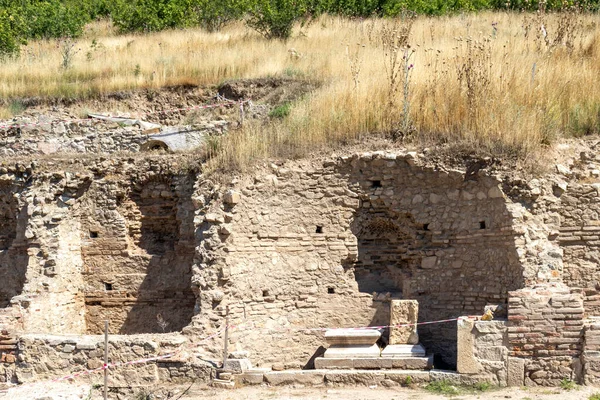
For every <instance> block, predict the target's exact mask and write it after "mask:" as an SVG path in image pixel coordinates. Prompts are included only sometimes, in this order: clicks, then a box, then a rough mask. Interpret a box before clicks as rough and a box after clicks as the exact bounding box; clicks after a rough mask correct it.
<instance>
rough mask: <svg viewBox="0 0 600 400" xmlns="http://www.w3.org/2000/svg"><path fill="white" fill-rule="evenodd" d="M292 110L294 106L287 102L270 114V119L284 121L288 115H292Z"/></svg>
mask: <svg viewBox="0 0 600 400" xmlns="http://www.w3.org/2000/svg"><path fill="white" fill-rule="evenodd" d="M291 110H292V105H291V103H289V102H285V103H283V104H281V105H279V106H277V107H275V108H274V109H273V110H271V112H270V113H269V117H271V118H279V119H284V118H285V117H287V116H288V115H290V111H291Z"/></svg>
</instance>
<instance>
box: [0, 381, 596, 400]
mask: <svg viewBox="0 0 600 400" xmlns="http://www.w3.org/2000/svg"><path fill="white" fill-rule="evenodd" d="M186 389H187V387H186V386H177V387H172V388H157V389H154V388H147V389H139V390H134V391H133V392H132V393H129V394H118V395H117V394H116V393H109V398H110V399H117V398H118V399H122V400H125V399H127V400H128V399H144V400H146V399H152V400H175V399H178V400H201V399H202V400H206V399H211V400H262V399H269V400H325V399H328V400H329V399H331V400H334V399H335V400H337V399H344V400H376V399H377V400H378V399H386V400H441V399H449V398H451V399H456V400H474V399H490V400H500V399H511V400H586V399H589V398H590V396H592V395H594V394H599V393H600V389H599V388H593V387H584V386H581V387H580V386H577V387H576V388H575V389H573V390H563V389H559V388H542V387H540V388H505V389H490V390H488V391H485V392H476V393H470V394H461V395H457V396H445V395H441V394H433V393H430V392H428V391H426V390H425V389H423V388H414V389H411V388H404V387H395V388H385V387H381V386H379V387H378V386H372V387H366V386H358V387H333V388H332V387H321V388H306V387H269V386H258V387H243V388H238V389H230V390H227V389H213V388H210V387H206V386H204V385H202V386H201V385H195V386H193V387H192V388H191V389H190V390H189V391H188V392H187V393H185V394H184V392H185V390H186ZM0 399H10V400H100V399H102V391H101V389H92V387H91V386H90V385H86V384H69V383H52V384H34V385H29V386H26V387H21V388H12V389H9V390H8V391H2V392H0Z"/></svg>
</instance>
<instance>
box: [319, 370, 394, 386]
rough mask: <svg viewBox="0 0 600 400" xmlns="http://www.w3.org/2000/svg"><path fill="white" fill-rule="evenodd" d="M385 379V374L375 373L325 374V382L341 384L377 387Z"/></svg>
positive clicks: (346, 372)
mask: <svg viewBox="0 0 600 400" xmlns="http://www.w3.org/2000/svg"><path fill="white" fill-rule="evenodd" d="M384 379H385V373H384V372H375V371H368V372H367V371H358V370H350V371H331V372H327V373H326V374H325V381H326V382H331V383H339V384H359V385H369V386H371V385H377V384H379V383H380V382H381V381H382V380H384Z"/></svg>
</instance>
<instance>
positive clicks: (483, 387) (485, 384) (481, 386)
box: [473, 382, 492, 392]
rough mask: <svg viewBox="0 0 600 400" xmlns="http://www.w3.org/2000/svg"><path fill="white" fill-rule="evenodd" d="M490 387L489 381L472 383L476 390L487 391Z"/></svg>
mask: <svg viewBox="0 0 600 400" xmlns="http://www.w3.org/2000/svg"><path fill="white" fill-rule="evenodd" d="M491 388H492V385H491V384H490V383H489V382H477V383H476V384H474V385H473V389H475V390H476V391H478V392H487V391H488V390H490V389H491Z"/></svg>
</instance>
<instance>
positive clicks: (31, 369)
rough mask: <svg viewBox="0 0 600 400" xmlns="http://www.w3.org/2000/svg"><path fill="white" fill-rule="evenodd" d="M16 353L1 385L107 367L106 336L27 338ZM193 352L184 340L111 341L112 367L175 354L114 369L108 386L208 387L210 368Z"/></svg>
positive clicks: (93, 377)
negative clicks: (187, 384)
mask: <svg viewBox="0 0 600 400" xmlns="http://www.w3.org/2000/svg"><path fill="white" fill-rule="evenodd" d="M18 349H19V350H18V359H19V363H18V364H16V365H12V366H11V365H9V364H7V363H5V364H4V376H2V375H0V380H3V381H4V382H6V381H8V382H11V381H12V382H13V383H26V382H30V381H40V380H42V381H43V380H47V379H55V378H57V377H63V376H67V375H70V374H75V373H78V372H82V371H85V370H93V369H98V368H101V367H102V366H103V365H104V337H103V336H100V335H98V336H92V335H89V336H73V335H71V336H50V335H24V336H21V337H20V338H19V342H18ZM190 349H191V348H190V347H189V342H188V340H187V339H186V338H185V337H183V336H181V335H174V334H169V335H128V336H111V337H110V339H109V343H108V361H109V364H113V363H126V362H129V361H138V360H141V359H145V358H152V357H157V356H163V355H167V354H176V355H175V357H172V358H168V359H164V360H159V361H157V362H151V363H140V364H135V365H122V366H119V367H118V368H115V369H111V370H110V372H109V386H110V387H136V386H147V385H152V384H156V383H162V384H165V383H178V382H187V381H190V380H197V381H198V382H207V381H208V380H209V379H210V377H211V374H212V367H211V366H210V364H207V363H205V362H202V361H199V360H196V359H195V358H194V357H192V356H191V355H190V351H189V350H190ZM76 379H77V380H85V381H89V382H92V383H101V382H102V379H103V374H102V373H101V372H100V373H92V374H85V375H82V376H80V377H78V378H76Z"/></svg>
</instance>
